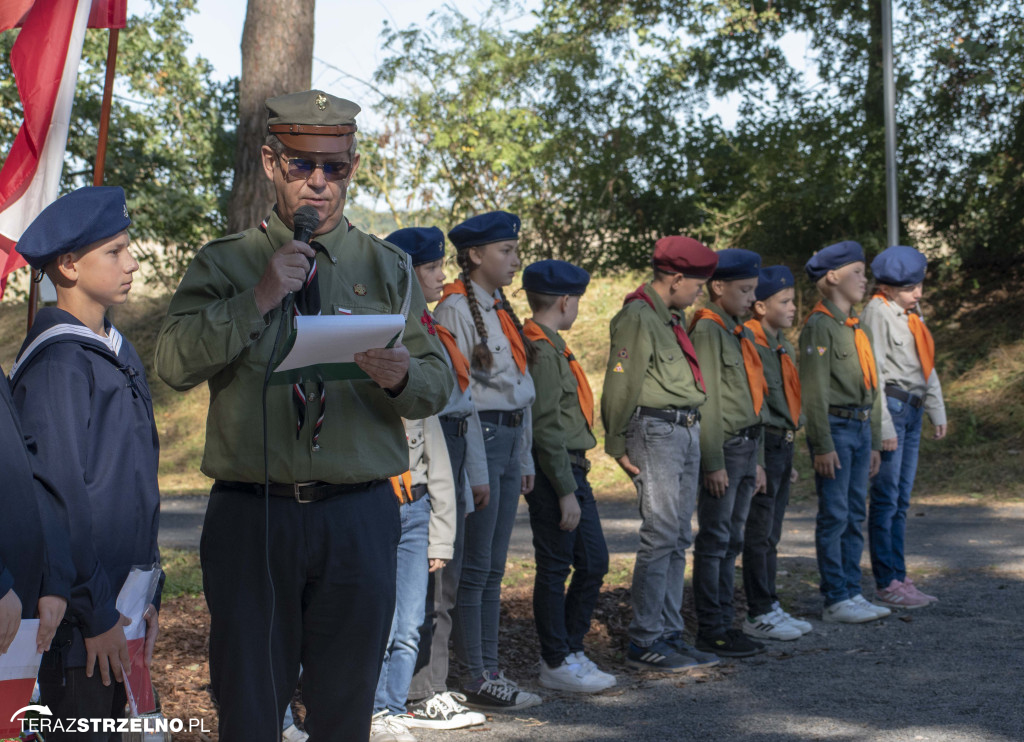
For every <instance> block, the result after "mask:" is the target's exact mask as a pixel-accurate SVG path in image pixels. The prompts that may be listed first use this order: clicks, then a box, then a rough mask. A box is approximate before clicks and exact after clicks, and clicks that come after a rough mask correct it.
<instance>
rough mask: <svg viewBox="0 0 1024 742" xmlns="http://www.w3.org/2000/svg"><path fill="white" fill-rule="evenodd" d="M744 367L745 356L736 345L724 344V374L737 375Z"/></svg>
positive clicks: (724, 342) (731, 343)
mask: <svg viewBox="0 0 1024 742" xmlns="http://www.w3.org/2000/svg"><path fill="white" fill-rule="evenodd" d="M742 367H743V354H742V353H741V352H740V349H739V348H738V347H736V343H733V342H726V341H723V342H722V374H723V375H725V374H732V373H735V372H736V370H737V369H740V368H742Z"/></svg>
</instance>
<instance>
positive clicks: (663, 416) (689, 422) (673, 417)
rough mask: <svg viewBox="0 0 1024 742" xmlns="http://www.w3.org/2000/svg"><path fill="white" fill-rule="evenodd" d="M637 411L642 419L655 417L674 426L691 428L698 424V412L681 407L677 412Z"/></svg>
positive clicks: (645, 408)
mask: <svg viewBox="0 0 1024 742" xmlns="http://www.w3.org/2000/svg"><path fill="white" fill-rule="evenodd" d="M637 410H638V411H639V412H640V414H641V415H643V416H644V417H656V418H658V419H659V420H667V421H668V422H670V423H675V424H676V425H682V426H683V427H686V428H692V427H693V426H694V425H696V424H697V423H699V422H700V410H695V409H692V408H690V407H682V408H680V409H678V410H662V409H659V408H657V407H638V408H637Z"/></svg>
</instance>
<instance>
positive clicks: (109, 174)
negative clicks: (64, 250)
mask: <svg viewBox="0 0 1024 742" xmlns="http://www.w3.org/2000/svg"><path fill="white" fill-rule="evenodd" d="M195 7H196V2H195V0H168V1H167V2H160V3H158V4H155V5H153V6H151V7H150V8H149V11H148V12H146V13H145V14H143V15H137V16H131V17H130V18H129V19H128V26H127V28H125V29H122V30H121V33H120V39H119V44H118V55H117V64H116V72H117V76H116V81H115V86H114V98H113V104H112V106H111V117H110V131H109V137H108V144H107V157H106V163H105V176H104V183H105V184H106V185H120V186H123V187H124V189H125V191H126V193H127V195H128V208H129V211H130V213H131V215H132V221H133V224H132V228H131V232H132V238H133V240H134V246H135V249H136V250H137V251H138V252H139V253H140V255H139V257H140V259H141V260H142V261H143V262H144V263H145V264H146V265H147V267H148V268H150V269H152V272H153V275H154V276H155V277H156V278H157V279H158V280H159V281H160V282H161V283H162V284H164V285H165V286H167V287H173V286H175V285H176V284H177V281H178V279H179V278H180V276H181V274H182V272H183V271H184V269H185V267H186V266H187V264H188V261H189V260H190V259H191V257H192V255H193V254H194V252H195V250H196V249H197V248H198V247H199V246H200V245H202V243H203V242H205V241H206V240H207V239H209V237H210V236H211V235H216V234H218V233H220V232H222V231H223V229H224V227H225V224H226V220H225V217H224V214H225V205H226V199H227V194H228V192H229V191H230V185H231V173H232V168H233V165H234V161H233V157H234V125H235V119H236V117H237V114H236V108H237V83H236V81H234V80H232V81H229V82H227V83H220V82H217V81H216V80H214V79H213V70H212V68H211V66H210V64H209V62H207V61H206V60H205V59H203V58H198V59H196V60H194V61H193V60H190V59H188V57H187V56H186V53H185V51H186V49H187V48H188V45H189V42H190V41H191V38H190V36H189V35H188V33H187V32H186V31H185V26H184V22H185V18H186V16H187V15H188V14H189V13H192V12H194V11H195ZM15 38H16V32H13V31H12V32H7V33H4V34H0V101H2V103H3V106H2V110H0V149H2V150H4V151H6V150H7V149H8V148H9V147H10V145H11V143H12V142H13V139H14V136H15V134H16V133H17V128H18V126H20V124H21V116H22V112H21V108H20V103H19V102H18V96H17V89H16V88H15V84H14V79H13V75H12V74H11V70H10V48H11V46H12V45H13V43H14V40H15ZM107 39H108V33H107V32H106V31H102V30H96V29H90V30H89V31H87V32H86V38H85V44H84V47H83V50H82V63H81V65H80V67H79V73H78V86H77V89H76V92H75V103H74V108H73V110H72V117H71V125H70V131H69V135H68V144H67V155H66V158H65V164H64V172H63V173H62V177H61V190H62V192H67V191H70V190H73V189H75V188H78V187H81V186H84V185H91V184H92V177H93V168H94V164H95V159H96V147H97V141H98V131H99V122H100V111H101V106H102V96H103V84H104V75H105V70H106V57H107Z"/></svg>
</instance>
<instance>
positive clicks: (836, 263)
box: [804, 240, 865, 281]
mask: <svg viewBox="0 0 1024 742" xmlns="http://www.w3.org/2000/svg"><path fill="white" fill-rule="evenodd" d="M863 262H865V261H864V248H862V247H861V246H860V243H859V242H854V241H853V240H847V241H846V242H837V243H836V244H834V245H829V246H828V247H826V248H823V249H821V250H818V252H816V253H814V255H812V256H811V259H810V260H808V261H807V264H806V265H805V266H804V270H805V271H807V275H808V276H809V277H810V279H811V280H812V281H817V280H818V279H820V278H821V277H822V276H824V275H825V274H826V273H828V272H829V271H834V270H835V269H836V268H842V267H843V266H844V265H849V264H850V263H863Z"/></svg>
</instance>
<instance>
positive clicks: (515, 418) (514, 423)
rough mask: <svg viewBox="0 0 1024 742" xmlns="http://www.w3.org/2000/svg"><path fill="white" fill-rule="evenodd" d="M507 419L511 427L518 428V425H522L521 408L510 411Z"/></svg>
mask: <svg viewBox="0 0 1024 742" xmlns="http://www.w3.org/2000/svg"><path fill="white" fill-rule="evenodd" d="M509 421H510V422H511V427H513V428H518V427H519V426H520V425H522V424H523V413H522V410H516V411H515V412H513V413H511V414H510V415H509Z"/></svg>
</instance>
